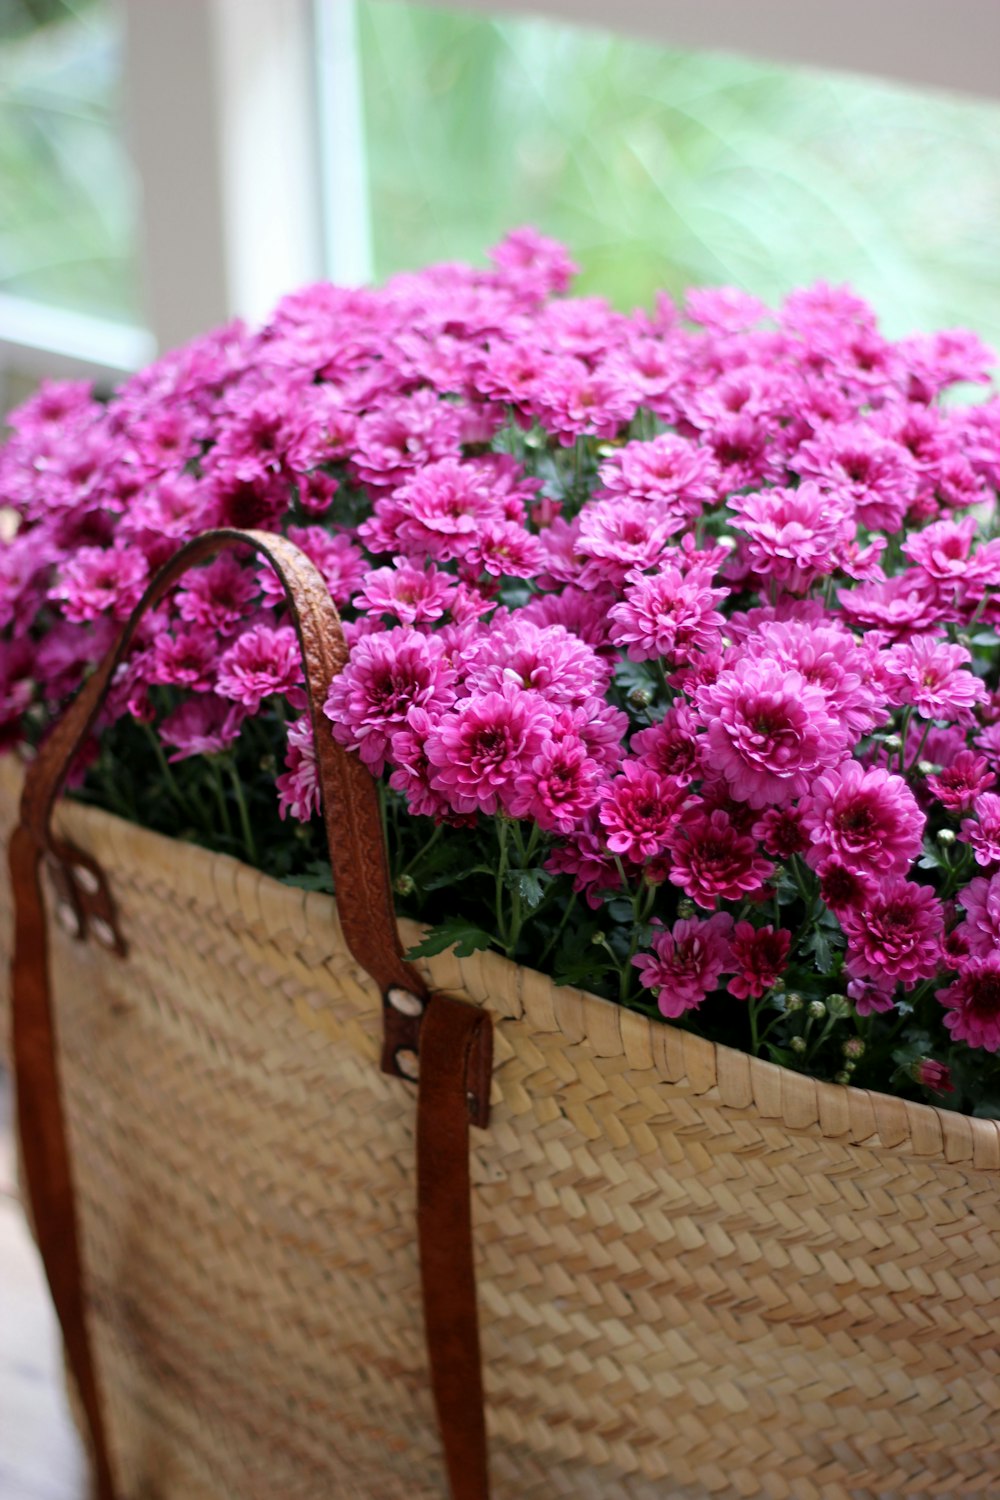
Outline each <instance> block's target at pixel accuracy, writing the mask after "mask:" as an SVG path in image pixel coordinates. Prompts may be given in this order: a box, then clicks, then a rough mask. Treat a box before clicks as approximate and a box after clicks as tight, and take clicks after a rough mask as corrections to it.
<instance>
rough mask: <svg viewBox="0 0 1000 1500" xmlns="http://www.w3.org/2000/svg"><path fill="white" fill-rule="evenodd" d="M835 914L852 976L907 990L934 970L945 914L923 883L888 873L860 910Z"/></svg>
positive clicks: (937, 959)
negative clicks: (887, 982)
mask: <svg viewBox="0 0 1000 1500" xmlns="http://www.w3.org/2000/svg"><path fill="white" fill-rule="evenodd" d="M839 915H840V925H841V926H842V927H843V929H844V931H845V932H846V933H847V963H846V968H847V972H848V974H849V975H850V976H851V977H852V978H856V979H864V978H872V979H876V980H893V981H898V982H900V983H902V984H903V985H905V986H906V988H907V989H912V988H913V986H914V985H915V984H916V983H917V981H918V980H919V979H929V978H931V976H932V975H933V974H935V973H936V972H937V969H938V966H939V964H940V962H941V943H942V938H943V935H944V917H943V914H942V911H941V903H940V901H939V900H938V899H937V897H936V896H935V894H934V892H933V891H932V890H931V889H930V888H929V887H928V886H925V885H916V884H915V883H914V882H913V881H910V880H904V879H903V878H902V877H901V876H899V875H891V876H889V878H888V879H887V880H884V881H883V882H882V885H881V886H880V887H879V889H878V891H877V892H876V893H875V894H874V895H873V896H872V897H871V898H870V900H869V902H868V904H867V905H866V907H865V908H864V910H858V909H857V908H855V907H849V908H847V909H846V910H844V911H842V912H841V913H840V914H839Z"/></svg>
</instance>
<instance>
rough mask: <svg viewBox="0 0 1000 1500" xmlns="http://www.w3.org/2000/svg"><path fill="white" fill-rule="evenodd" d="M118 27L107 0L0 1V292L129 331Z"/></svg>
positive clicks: (130, 224) (129, 223) (135, 303)
mask: <svg viewBox="0 0 1000 1500" xmlns="http://www.w3.org/2000/svg"><path fill="white" fill-rule="evenodd" d="M142 3H146V0H142ZM153 3H159V0H153ZM122 29H123V28H122V21H121V15H120V12H119V9H118V7H117V6H116V5H115V4H114V3H113V0H0V292H2V293H6V294H8V295H11V296H15V297H23V298H28V299H30V300H32V301H34V302H41V303H44V304H47V305H49V306H53V307H61V308H69V309H72V310H73V311H74V312H82V313H89V314H93V315H96V316H99V317H105V318H109V319H113V320H116V321H119V322H125V323H138V322H140V321H141V314H140V309H139V294H138V286H137V281H138V276H137V267H136V257H135V253H134V242H135V207H136V203H135V200H136V194H135V191H134V183H133V179H132V174H131V171H130V167H129V162H128V158H127V155H126V153H125V149H124V146H123V143H122V128H121V120H120V86H121V72H122V55H123V35H122Z"/></svg>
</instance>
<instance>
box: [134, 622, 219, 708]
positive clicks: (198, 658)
mask: <svg viewBox="0 0 1000 1500" xmlns="http://www.w3.org/2000/svg"><path fill="white" fill-rule="evenodd" d="M218 654H219V648H218V644H217V642H216V639H215V634H214V632H213V633H212V634H209V633H208V632H207V631H205V630H178V631H177V633H176V635H160V636H157V638H156V640H155V641H154V643H153V650H152V663H151V666H150V671H149V681H150V682H160V683H167V684H170V685H172V686H174V687H180V688H188V689H190V690H192V691H194V692H197V693H205V692H207V691H208V689H209V688H210V687H212V686H213V685H214V682H215V668H216V663H217V661H218Z"/></svg>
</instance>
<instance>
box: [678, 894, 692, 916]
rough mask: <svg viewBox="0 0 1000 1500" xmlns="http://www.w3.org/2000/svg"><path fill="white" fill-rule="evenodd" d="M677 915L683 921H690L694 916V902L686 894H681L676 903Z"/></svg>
mask: <svg viewBox="0 0 1000 1500" xmlns="http://www.w3.org/2000/svg"><path fill="white" fill-rule="evenodd" d="M677 915H678V916H679V917H681V918H683V920H684V921H685V922H690V920H691V918H692V917H693V916H694V902H693V901H692V900H690V899H689V897H687V896H682V897H681V899H680V901H678V903H677Z"/></svg>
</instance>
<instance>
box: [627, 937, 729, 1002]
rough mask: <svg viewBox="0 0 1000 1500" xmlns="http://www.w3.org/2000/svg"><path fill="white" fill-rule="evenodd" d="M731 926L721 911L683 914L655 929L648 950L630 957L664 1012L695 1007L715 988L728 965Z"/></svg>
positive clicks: (644, 983)
mask: <svg viewBox="0 0 1000 1500" xmlns="http://www.w3.org/2000/svg"><path fill="white" fill-rule="evenodd" d="M732 930H733V919H732V917H730V916H729V915H727V914H726V913H725V912H716V914H715V916H713V917H709V918H707V920H705V919H701V918H698V917H691V918H685V919H682V920H681V921H679V922H675V923H674V925H673V927H672V928H671V930H670V931H669V932H666V931H664V932H660V933H657V935H656V937H654V939H653V952H652V953H640V954H638V956H637V957H636V958H634V959H633V960H632V962H633V963H634V964H635V966H636V968H637V969H638V970H639V974H640V977H641V979H642V983H643V985H644V987H645V988H646V989H647V990H652V991H653V993H654V994H655V995H656V1000H657V1004H658V1005H659V1007H660V1011H661V1013H662V1014H663V1015H664V1016H667V1017H669V1018H670V1019H671V1020H676V1018H677V1017H678V1016H682V1015H683V1014H684V1012H685V1011H688V1010H697V1008H698V1006H699V1005H700V1004H701V1002H702V1001H703V1000H704V999H705V996H706V995H710V994H711V992H712V991H713V990H714V989H716V988H717V986H718V983H719V980H720V978H721V977H722V975H723V974H724V973H726V972H727V970H729V969H730V967H731V965H732V961H733V960H732V949H731V946H730V934H731V932H732Z"/></svg>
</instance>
